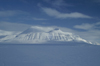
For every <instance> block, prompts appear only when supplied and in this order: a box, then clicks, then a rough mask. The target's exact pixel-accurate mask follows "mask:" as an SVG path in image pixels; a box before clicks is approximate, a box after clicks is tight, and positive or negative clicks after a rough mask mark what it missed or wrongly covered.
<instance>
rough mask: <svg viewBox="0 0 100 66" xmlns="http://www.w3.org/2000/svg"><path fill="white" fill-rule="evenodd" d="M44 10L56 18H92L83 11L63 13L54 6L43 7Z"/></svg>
mask: <svg viewBox="0 0 100 66" xmlns="http://www.w3.org/2000/svg"><path fill="white" fill-rule="evenodd" d="M42 10H43V11H44V12H45V13H46V14H47V15H49V16H53V17H56V18H92V17H90V16H88V15H84V14H82V13H78V12H73V13H61V12H59V11H57V10H55V9H52V8H42Z"/></svg>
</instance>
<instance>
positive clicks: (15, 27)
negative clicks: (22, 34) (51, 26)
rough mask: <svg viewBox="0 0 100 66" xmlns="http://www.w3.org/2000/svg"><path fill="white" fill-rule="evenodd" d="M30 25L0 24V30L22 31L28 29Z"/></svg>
mask: <svg viewBox="0 0 100 66" xmlns="http://www.w3.org/2000/svg"><path fill="white" fill-rule="evenodd" d="M30 26H31V25H28V24H22V23H11V22H0V30H6V31H23V30H26V29H27V28H29V27H30Z"/></svg>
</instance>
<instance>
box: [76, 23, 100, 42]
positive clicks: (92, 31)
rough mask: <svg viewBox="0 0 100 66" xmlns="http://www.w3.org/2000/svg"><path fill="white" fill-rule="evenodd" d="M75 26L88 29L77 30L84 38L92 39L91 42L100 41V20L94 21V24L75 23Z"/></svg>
mask: <svg viewBox="0 0 100 66" xmlns="http://www.w3.org/2000/svg"><path fill="white" fill-rule="evenodd" d="M74 28H77V29H84V30H86V31H82V32H80V31H75V32H74V33H77V34H78V35H80V36H82V37H83V38H85V39H87V40H89V41H91V42H99V43H100V22H97V23H93V24H89V23H86V24H81V25H75V26H74Z"/></svg>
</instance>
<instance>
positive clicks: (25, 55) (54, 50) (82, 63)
mask: <svg viewBox="0 0 100 66" xmlns="http://www.w3.org/2000/svg"><path fill="white" fill-rule="evenodd" d="M74 45H75V44H74ZM0 66H100V46H91V45H90V46H68V45H67V44H65V45H62V44H56V45H55V44H53V45H51V44H44V45H41V44H40V45H36V44H34V45H32V44H31V45H29V44H26V45H25V44H24V45H22V44H20V45H18V44H16V45H11V44H10V45H9V44H8V45H4V44H0Z"/></svg>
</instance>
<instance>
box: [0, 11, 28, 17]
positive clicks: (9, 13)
mask: <svg viewBox="0 0 100 66" xmlns="http://www.w3.org/2000/svg"><path fill="white" fill-rule="evenodd" d="M22 14H23V15H28V13H27V12H24V11H21V10H7V11H0V17H9V16H16V15H22Z"/></svg>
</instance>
